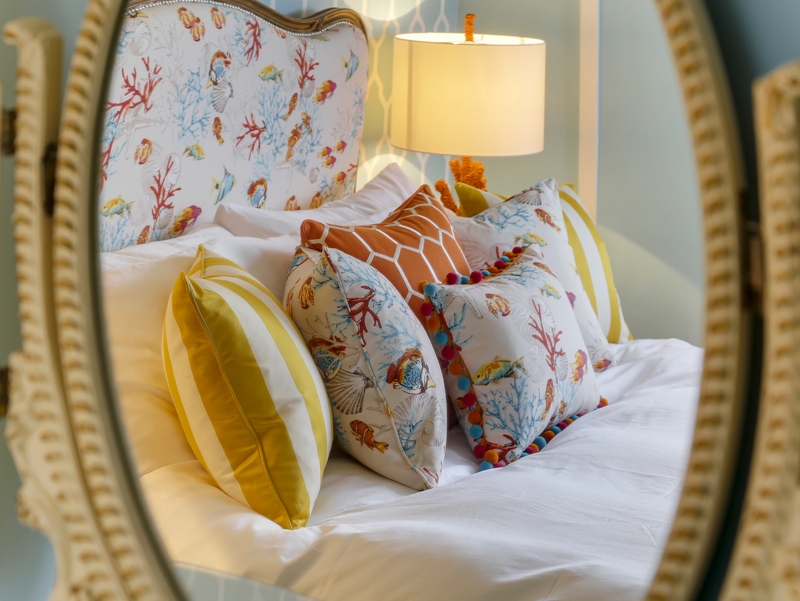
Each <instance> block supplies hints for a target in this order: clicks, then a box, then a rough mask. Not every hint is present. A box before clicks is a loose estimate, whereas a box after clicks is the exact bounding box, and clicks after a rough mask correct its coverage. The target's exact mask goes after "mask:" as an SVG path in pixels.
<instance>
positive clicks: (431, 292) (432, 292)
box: [423, 284, 436, 296]
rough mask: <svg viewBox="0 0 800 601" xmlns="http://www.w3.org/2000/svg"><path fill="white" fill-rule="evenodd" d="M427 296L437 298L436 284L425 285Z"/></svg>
mask: <svg viewBox="0 0 800 601" xmlns="http://www.w3.org/2000/svg"><path fill="white" fill-rule="evenodd" d="M423 291H424V292H425V296H436V284H425V288H424V290H423Z"/></svg>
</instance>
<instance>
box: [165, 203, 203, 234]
mask: <svg viewBox="0 0 800 601" xmlns="http://www.w3.org/2000/svg"><path fill="white" fill-rule="evenodd" d="M202 212H203V209H201V208H200V207H198V206H195V205H191V206H188V207H186V208H185V209H183V212H182V213H181V214H180V215H179V216H178V217H177V218H176V219H175V225H173V226H172V227H171V228H170V230H169V232H170V234H171V235H172V236H180V235H181V234H183V232H184V231H185V230H186V228H187V227H189V226H191V225H194V223H195V222H196V221H197V218H198V217H200V213H202Z"/></svg>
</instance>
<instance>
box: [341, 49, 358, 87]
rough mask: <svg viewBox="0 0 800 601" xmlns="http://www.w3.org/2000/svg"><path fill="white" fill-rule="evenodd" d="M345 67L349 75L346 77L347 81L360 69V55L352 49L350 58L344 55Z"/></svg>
mask: <svg viewBox="0 0 800 601" xmlns="http://www.w3.org/2000/svg"><path fill="white" fill-rule="evenodd" d="M342 63H343V65H344V66H343V67H342V68H343V69H344V70H345V71H347V77H345V81H350V78H351V77H353V74H354V73H355V72H356V71H357V70H358V57H357V56H356V54H355V52H353V51H352V50H351V51H350V58H349V59H346V58H345V57H342Z"/></svg>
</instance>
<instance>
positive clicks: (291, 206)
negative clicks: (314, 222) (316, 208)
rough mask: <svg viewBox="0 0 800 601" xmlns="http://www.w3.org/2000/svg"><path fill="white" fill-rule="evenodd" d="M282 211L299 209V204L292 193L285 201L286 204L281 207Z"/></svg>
mask: <svg viewBox="0 0 800 601" xmlns="http://www.w3.org/2000/svg"><path fill="white" fill-rule="evenodd" d="M283 210H284V211H299V210H300V205H299V204H297V196H295V195H294V194H292V196H291V197H290V198H289V200H287V201H286V206H285V207H284V208H283Z"/></svg>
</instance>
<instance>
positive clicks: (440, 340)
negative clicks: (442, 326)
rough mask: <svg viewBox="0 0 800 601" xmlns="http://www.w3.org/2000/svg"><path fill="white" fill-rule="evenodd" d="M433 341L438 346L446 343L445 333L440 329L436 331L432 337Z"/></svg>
mask: <svg viewBox="0 0 800 601" xmlns="http://www.w3.org/2000/svg"><path fill="white" fill-rule="evenodd" d="M433 341H434V342H435V343H436V344H438V345H439V346H444V345H445V344H447V341H448V338H447V334H445V333H444V332H442V331H439V332H436V334H435V335H434V337H433Z"/></svg>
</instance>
